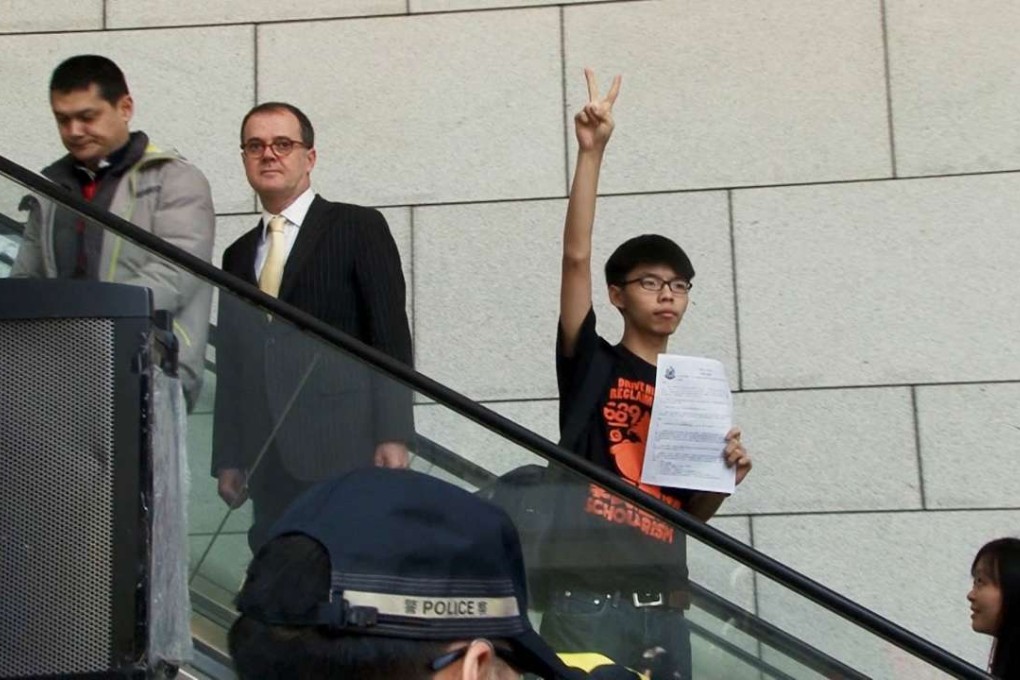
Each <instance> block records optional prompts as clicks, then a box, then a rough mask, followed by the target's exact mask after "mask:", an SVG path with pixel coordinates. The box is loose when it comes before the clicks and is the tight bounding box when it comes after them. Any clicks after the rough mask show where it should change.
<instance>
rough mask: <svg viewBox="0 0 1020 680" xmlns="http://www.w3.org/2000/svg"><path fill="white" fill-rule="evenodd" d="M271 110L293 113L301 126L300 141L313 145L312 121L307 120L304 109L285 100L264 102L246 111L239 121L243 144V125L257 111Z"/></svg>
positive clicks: (311, 146) (267, 111) (306, 144)
mask: <svg viewBox="0 0 1020 680" xmlns="http://www.w3.org/2000/svg"><path fill="white" fill-rule="evenodd" d="M273 111H287V112H289V113H291V114H293V115H294V117H295V118H297V120H298V124H299V125H300V126H301V143H302V144H304V145H305V146H306V147H308V148H309V149H311V148H314V147H315V129H314V128H313V127H312V121H310V120H308V116H306V115H305V113H304V111H302V110H301V109H299V108H298V107H296V106H294V105H293V104H288V103H287V102H265V103H264V104H259V105H258V106H256V107H255V108H253V109H252V110H251V111H249V112H248V113H246V114H245V115H244V120H242V121H241V143H242V144H244V126H245V125H247V124H248V119H249V118H251V117H252V116H254V115H255V114H257V113H271V112H273Z"/></svg>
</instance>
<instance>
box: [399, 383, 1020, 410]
mask: <svg viewBox="0 0 1020 680" xmlns="http://www.w3.org/2000/svg"><path fill="white" fill-rule="evenodd" d="M996 385H1020V380H973V381H956V382H944V383H913V384H910V383H903V384H901V383H889V384H876V385H824V386H818V387H762V388H752V389H746V388H745V389H742V390H733V391H732V392H733V394H775V393H784V392H832V391H839V390H847V391H849V390H890V389H902V388H916V387H920V388H939V387H982V386H996ZM558 399H559V398H558V397H554V396H544V397H506V398H498V399H485V398H482V399H475V401H477V402H478V403H479V404H482V405H486V404H531V403H540V402H553V401H557V400H558ZM417 403H418V404H421V405H429V406H441V405H442V404H437V403H436V402H434V401H420V402H417Z"/></svg>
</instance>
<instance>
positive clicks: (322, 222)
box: [280, 196, 329, 300]
mask: <svg viewBox="0 0 1020 680" xmlns="http://www.w3.org/2000/svg"><path fill="white" fill-rule="evenodd" d="M327 213H328V210H327V203H326V201H325V200H323V199H322V198H321V197H319V196H316V197H315V199H314V200H313V201H312V205H311V206H309V208H308V214H306V215H305V221H304V222H303V223H302V224H301V228H300V229H298V237H297V240H296V241H295V242H294V248H293V249H292V250H291V251H290V255H289V256H288V257H287V264H286V265H284V267H283V280H282V281H281V282H280V299H281V300H284V299H286V298H287V296H288V295H289V294H290V292H291V290H293V288H294V285H295V283H296V282H297V277H298V272H300V271H301V270H302V269H303V268H304V267H305V265H306V262H307V260H308V258H309V257H311V255H312V254H313V253H314V252H315V249H316V243H318V241H319V239H320V238H321V237H322V235H323V234H324V233H325V232H326V228H327V227H328V226H329V220H328V217H329V215H328V214H327Z"/></svg>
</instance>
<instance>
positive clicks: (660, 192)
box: [218, 168, 1020, 217]
mask: <svg viewBox="0 0 1020 680" xmlns="http://www.w3.org/2000/svg"><path fill="white" fill-rule="evenodd" d="M1000 175H1017V176H1020V168H1017V169H1014V170H987V171H978V172H960V173H945V174H938V175H911V176H900V177H870V178H857V179H841V180H819V181H817V182H790V183H785V184H748V185H740V186H717V187H698V188H693V189H650V190H646V191H605V192H599V194H598V196H599V198H602V199H605V198H627V197H631V196H635V197H638V196H672V195H678V194H679V195H682V194H707V193H719V194H722V193H723V192H727V191H732V192H734V193H739V192H751V191H763V190H769V189H787V188H797V187H827V186H843V185H848V184H876V183H879V182H889V183H898V182H913V181H928V180H939V179H954V178H970V177H995V176H1000ZM568 197H569V192H568V194H546V195H541V196H526V197H511V198H485V199H474V200H465V201H435V202H431V203H379V204H375V205H372V206H371V207H373V208H379V209H383V208H410V207H413V208H420V209H429V208H446V207H457V206H473V205H502V204H510V203H539V202H543V201H564V200H566V199H567V198H568ZM247 214H250V213H238V212H228V213H218V216H220V217H229V216H232V215H247Z"/></svg>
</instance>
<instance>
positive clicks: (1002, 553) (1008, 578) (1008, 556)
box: [971, 538, 1020, 680]
mask: <svg viewBox="0 0 1020 680" xmlns="http://www.w3.org/2000/svg"><path fill="white" fill-rule="evenodd" d="M982 561H984V562H985V564H987V565H988V568H989V571H990V572H991V577H992V578H993V579H994V582H995V583H996V584H997V585H998V586H999V590H1000V591H1001V592H1002V607H1001V608H1000V609H999V621H998V630H996V632H995V650H994V652H993V653H992V664H991V669H990V670H991V672H992V675H994V676H995V677H997V678H1002V679H1003V680H1020V538H999V539H996V540H994V541H991V542H989V543H986V544H985V545H984V546H982V547H981V549H980V550H978V553H977V555H976V556H975V557H974V564H973V565H971V572H974V571H975V570H976V569H977V567H978V563H979V562H982Z"/></svg>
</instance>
